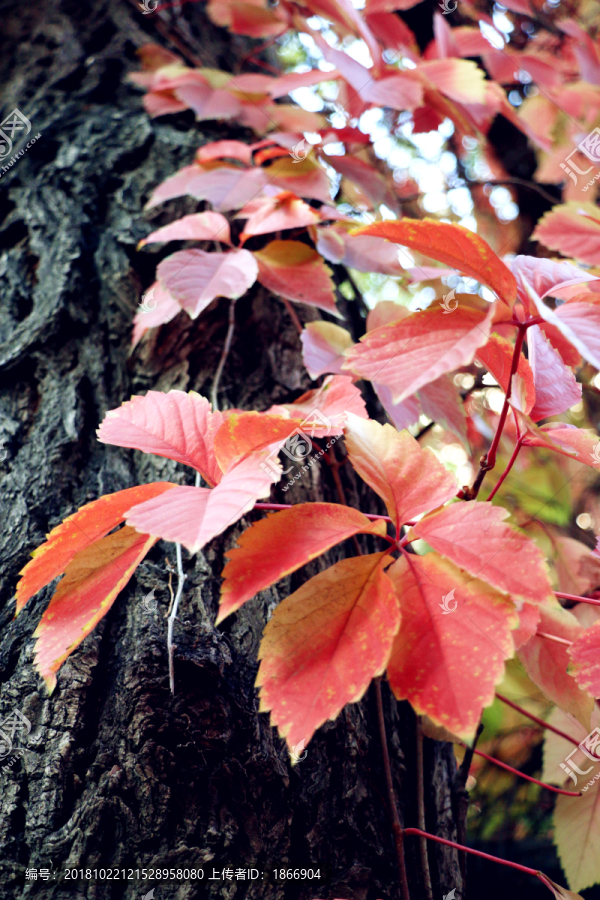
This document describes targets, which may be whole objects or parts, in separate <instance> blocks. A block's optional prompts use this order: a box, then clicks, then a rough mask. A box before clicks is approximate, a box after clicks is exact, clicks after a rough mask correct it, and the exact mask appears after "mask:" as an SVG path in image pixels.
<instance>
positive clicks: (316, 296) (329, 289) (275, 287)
mask: <svg viewBox="0 0 600 900" xmlns="http://www.w3.org/2000/svg"><path fill="white" fill-rule="evenodd" d="M254 258H255V259H256V261H257V262H258V280H259V281H260V283H261V284H263V285H264V286H265V287H266V288H267V289H268V290H270V291H273V293H274V294H280V295H281V296H282V297H286V298H287V299H288V300H295V301H296V302H297V303H306V304H307V305H308V306H318V307H320V309H325V310H327V312H329V313H331V314H332V315H334V316H337V317H338V318H341V313H339V312H338V310H337V307H336V305H335V291H334V284H333V280H332V278H331V269H330V268H329V266H328V265H326V264H325V263H324V262H323V258H322V256H321V254H320V253H317V251H316V250H313V249H312V247H309V246H308V245H307V244H303V243H302V242H301V241H271V243H270V244H267V246H266V247H264V248H263V249H262V250H255V251H254Z"/></svg>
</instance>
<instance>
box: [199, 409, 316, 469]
mask: <svg viewBox="0 0 600 900" xmlns="http://www.w3.org/2000/svg"><path fill="white" fill-rule="evenodd" d="M302 425H304V422H303V421H302V420H301V419H300V418H297V419H292V418H289V419H288V418H284V417H283V416H277V415H271V414H270V413H260V412H233V413H231V414H230V415H229V416H228V417H227V419H226V420H225V422H223V424H222V426H221V427H220V428H219V430H218V432H217V436H216V438H215V447H214V450H215V456H216V458H217V461H218V463H219V465H220V466H221V469H222V470H223V472H226V471H227V469H228V467H229V466H230V465H231V463H232V462H233V460H235V459H238V460H239V459H242V457H244V456H246V455H247V454H248V453H252V452H253V451H254V450H262V449H264V448H265V447H269V446H270V445H271V444H276V443H278V442H279V441H281V442H282V443H283V441H285V440H286V438H288V437H289V436H290V435H291V434H293V433H294V432H295V431H296V430H297V429H299V428H300V427H301V426H302Z"/></svg>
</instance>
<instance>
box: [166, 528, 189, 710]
mask: <svg viewBox="0 0 600 900" xmlns="http://www.w3.org/2000/svg"><path fill="white" fill-rule="evenodd" d="M175 548H176V552H177V576H178V581H177V593H176V594H175V600H174V602H173V608H172V610H171V615H170V616H169V624H168V631H167V649H168V652H169V685H170V688H171V693H172V694H175V665H174V661H173V653H174V650H175V648H174V646H173V625H174V624H175V619H176V618H177V609H178V607H179V601H180V599H181V595H182V593H183V585H184V582H185V579H186V577H187V576H186V574H185V572H184V571H183V560H182V559H181V544H175Z"/></svg>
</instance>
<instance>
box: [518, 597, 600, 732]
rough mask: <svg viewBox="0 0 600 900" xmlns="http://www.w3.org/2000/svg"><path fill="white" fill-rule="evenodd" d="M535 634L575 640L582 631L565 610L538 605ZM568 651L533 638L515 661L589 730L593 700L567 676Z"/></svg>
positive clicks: (558, 645) (549, 696)
mask: <svg viewBox="0 0 600 900" xmlns="http://www.w3.org/2000/svg"><path fill="white" fill-rule="evenodd" d="M539 631H541V632H543V633H544V634H553V635H555V636H556V637H559V638H563V640H568V641H576V640H577V638H578V637H579V636H580V635H581V634H582V632H583V628H582V627H581V625H580V624H579V623H578V621H577V619H576V618H575V616H573V615H571V613H570V612H567V610H566V609H561V608H560V607H558V608H556V609H554V608H550V607H546V606H540V626H539ZM569 649H570V648H568V647H567V646H566V645H565V644H559V643H557V642H556V641H552V640H548V638H545V637H539V636H537V635H536V637H533V638H532V639H531V640H530V641H528V642H527V643H526V644H524V645H523V646H522V647H521V648H520V650H519V659H520V660H521V662H522V663H523V666H524V667H525V670H526V671H527V674H528V675H529V677H530V678H531V680H532V681H533V683H534V684H536V685H537V686H538V687H539V688H540V690H542V691H543V692H544V694H545V695H546V697H548V699H549V700H551V701H552V702H553V703H556V705H557V706H560V708H561V709H562V710H564V711H565V712H567V713H570V714H571V715H573V716H575V718H577V719H578V720H579V721H580V722H581V724H582V725H583V726H584V728H586V729H589V726H590V716H591V713H592V709H593V707H594V701H593V699H592V698H591V697H589V696H588V695H587V694H586V693H585V692H584V691H582V690H581V689H580V688H579V687H578V685H577V683H576V681H575V679H574V678H572V677H571V675H568V674H567V667H568V665H569V663H570V661H571V660H570V656H569V653H568V650H569Z"/></svg>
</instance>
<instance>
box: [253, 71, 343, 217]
mask: <svg viewBox="0 0 600 900" xmlns="http://www.w3.org/2000/svg"><path fill="white" fill-rule="evenodd" d="M292 74H294V73H292ZM330 74H331V73H329V72H328V73H327V75H330ZM297 144H298V141H295V142H294V144H293V145H292V148H289V149H293V147H294V146H297ZM265 171H266V173H267V174H268V176H269V180H270V183H272V184H274V185H276V186H278V187H281V188H283V189H284V191H293V192H294V193H295V194H298V196H299V197H308V198H310V199H313V200H321V202H322V203H330V202H331V189H330V188H331V182H330V180H329V176H328V175H327V172H326V171H325V169H323V167H322V166H320V165H319V164H318V163H317V162H316V161H315V160H314V159H312V157H309V156H307V157H306V159H302V160H300V161H299V162H298V161H296V160H293V159H292V158H291V157H290V156H287V155H286V156H285V157H284V158H283V159H278V160H276V161H275V162H274V163H273V164H272V165H270V166H269V167H268V168H267V169H265Z"/></svg>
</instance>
